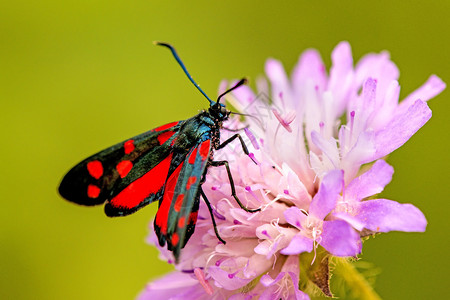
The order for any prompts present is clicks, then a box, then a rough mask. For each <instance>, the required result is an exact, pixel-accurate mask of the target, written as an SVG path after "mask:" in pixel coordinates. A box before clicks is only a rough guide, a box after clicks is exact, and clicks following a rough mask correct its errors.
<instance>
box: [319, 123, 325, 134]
mask: <svg viewBox="0 0 450 300" xmlns="http://www.w3.org/2000/svg"><path fill="white" fill-rule="evenodd" d="M319 127H320V135H321V136H323V128H324V127H325V123H324V122H322V121H320V123H319Z"/></svg>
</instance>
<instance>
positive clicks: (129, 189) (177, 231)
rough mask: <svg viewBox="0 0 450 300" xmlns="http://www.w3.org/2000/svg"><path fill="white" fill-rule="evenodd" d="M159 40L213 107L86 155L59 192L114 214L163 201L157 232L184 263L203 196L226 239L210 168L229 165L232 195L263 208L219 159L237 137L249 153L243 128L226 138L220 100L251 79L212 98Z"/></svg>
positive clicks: (224, 111) (227, 112) (226, 112)
mask: <svg viewBox="0 0 450 300" xmlns="http://www.w3.org/2000/svg"><path fill="white" fill-rule="evenodd" d="M155 44H156V45H159V46H163V47H166V48H168V49H169V50H170V51H171V52H172V55H173V56H174V58H175V60H176V61H177V62H178V64H179V65H180V67H181V68H182V69H183V71H184V73H185V74H186V76H187V77H188V78H189V80H190V81H191V82H192V83H193V84H194V86H195V87H196V88H197V89H198V90H199V91H200V92H201V93H202V94H203V96H205V98H206V99H207V100H208V101H209V104H210V105H209V108H208V109H207V110H203V111H201V112H200V113H199V114H197V115H196V116H193V117H192V118H190V119H187V120H184V121H177V122H172V123H168V124H166V125H163V126H160V127H157V128H155V129H152V130H150V131H148V132H145V133H143V134H140V135H137V136H135V137H132V138H130V139H127V140H125V141H123V142H121V143H118V144H116V145H114V146H112V147H109V148H106V149H105V150H103V151H100V152H98V153H97V154H94V155H92V156H90V157H88V158H86V159H85V160H83V161H81V162H80V163H79V164H77V165H76V166H75V167H73V168H72V169H71V170H70V171H69V172H68V173H67V174H66V175H65V176H64V178H63V179H62V181H61V184H60V186H59V193H60V194H61V196H62V197H64V198H65V199H67V200H69V201H71V202H75V203H77V204H81V205H86V206H93V205H100V204H103V203H105V202H106V205H105V213H106V215H107V216H110V217H116V216H126V215H129V214H132V213H134V212H136V211H137V210H139V209H141V208H142V207H144V206H146V205H147V204H149V203H152V202H154V201H159V207H158V211H157V213H156V217H155V220H154V228H155V232H156V234H157V236H158V240H159V244H160V245H161V246H162V247H163V246H164V245H166V244H167V248H168V249H169V250H170V251H172V252H173V255H174V257H175V261H176V262H178V260H179V256H180V253H181V249H182V248H183V247H184V246H185V245H186V243H187V242H188V240H189V238H190V237H191V235H192V234H193V233H194V230H195V225H196V222H197V215H198V209H199V203H200V196H201V197H202V198H203V200H204V201H205V203H206V205H207V207H208V209H209V212H210V215H211V218H212V223H213V226H214V231H215V234H216V236H217V238H218V239H219V240H220V241H221V242H222V243H224V244H225V241H224V240H223V239H222V238H221V237H220V235H219V233H218V230H217V227H216V222H215V220H214V215H213V210H212V207H211V204H210V202H209V201H208V199H207V197H206V195H205V193H204V191H203V189H202V184H203V183H204V182H205V177H206V173H207V170H208V168H209V167H219V166H224V167H225V168H226V171H227V174H228V178H229V181H230V185H231V194H232V196H233V197H234V199H235V200H236V202H237V203H238V204H239V206H240V207H241V208H242V209H244V210H245V211H247V212H257V211H259V210H260V209H258V208H256V209H248V208H246V207H245V206H244V205H243V204H242V203H241V201H240V200H239V198H238V197H237V196H236V191H235V187H234V183H233V177H232V175H231V172H230V168H229V164H228V161H226V160H220V161H216V160H214V151H215V150H220V149H222V148H223V147H225V146H226V145H228V144H229V143H230V142H232V141H234V140H235V139H238V140H239V141H240V143H241V146H242V149H243V151H244V153H245V154H247V155H249V151H248V149H247V147H246V145H245V143H244V140H243V139H242V137H241V136H240V135H239V134H238V133H237V134H234V135H233V136H231V137H230V138H229V139H227V140H226V141H224V142H222V143H221V142H220V130H221V129H222V127H223V126H222V125H223V122H224V121H226V120H227V119H228V118H229V115H230V114H231V111H230V110H228V109H227V108H226V106H225V104H223V103H221V102H220V100H221V99H222V97H223V96H224V95H226V94H227V93H229V92H231V91H232V90H234V89H236V88H238V87H239V86H241V85H243V84H245V83H246V79H245V78H244V79H242V80H240V81H239V82H238V83H237V84H236V85H234V86H233V87H232V88H230V89H229V90H227V91H226V92H224V93H223V94H221V95H220V96H219V97H218V98H217V100H216V101H212V100H211V99H210V98H209V97H208V96H207V95H206V93H205V92H204V91H203V90H202V89H201V88H200V87H199V86H198V84H197V83H196V82H195V81H194V79H193V78H192V77H191V75H190V74H189V72H188V71H187V69H186V67H185V66H184V64H183V62H182V61H181V59H180V57H179V56H178V53H177V52H176V50H175V48H174V47H173V46H171V45H170V44H167V43H163V42H155ZM250 158H251V157H250ZM255 163H256V162H255Z"/></svg>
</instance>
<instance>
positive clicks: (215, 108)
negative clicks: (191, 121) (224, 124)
mask: <svg viewBox="0 0 450 300" xmlns="http://www.w3.org/2000/svg"><path fill="white" fill-rule="evenodd" d="M208 111H209V113H210V114H211V116H212V117H213V118H214V119H218V120H221V121H224V120H227V119H228V116H229V115H230V113H231V112H230V111H229V110H228V109H227V108H226V107H225V105H223V104H222V103H219V102H215V103H213V104H212V105H211V106H210V107H209V109H208Z"/></svg>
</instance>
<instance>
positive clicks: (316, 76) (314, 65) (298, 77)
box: [292, 50, 327, 91]
mask: <svg viewBox="0 0 450 300" xmlns="http://www.w3.org/2000/svg"><path fill="white" fill-rule="evenodd" d="M308 81H312V82H313V85H314V86H317V87H318V89H319V90H320V91H323V90H324V89H325V85H326V82H327V74H326V69H325V65H324V63H323V62H322V58H321V57H320V54H319V52H317V51H316V50H306V51H305V52H303V54H302V55H301V56H300V59H299V61H298V63H297V65H296V66H295V68H294V70H293V72H292V83H293V87H294V88H302V87H304V86H305V84H306V83H307V82H308Z"/></svg>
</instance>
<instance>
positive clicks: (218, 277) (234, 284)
mask: <svg viewBox="0 0 450 300" xmlns="http://www.w3.org/2000/svg"><path fill="white" fill-rule="evenodd" d="M208 273H209V275H211V277H212V278H213V279H214V280H215V281H216V285H219V287H222V288H224V289H226V290H237V289H240V288H241V287H243V286H246V285H247V284H249V283H250V281H252V280H253V278H249V279H244V278H240V277H238V276H234V275H233V274H230V273H228V272H227V271H225V270H222V269H221V268H220V267H217V266H210V267H209V268H208Z"/></svg>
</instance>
